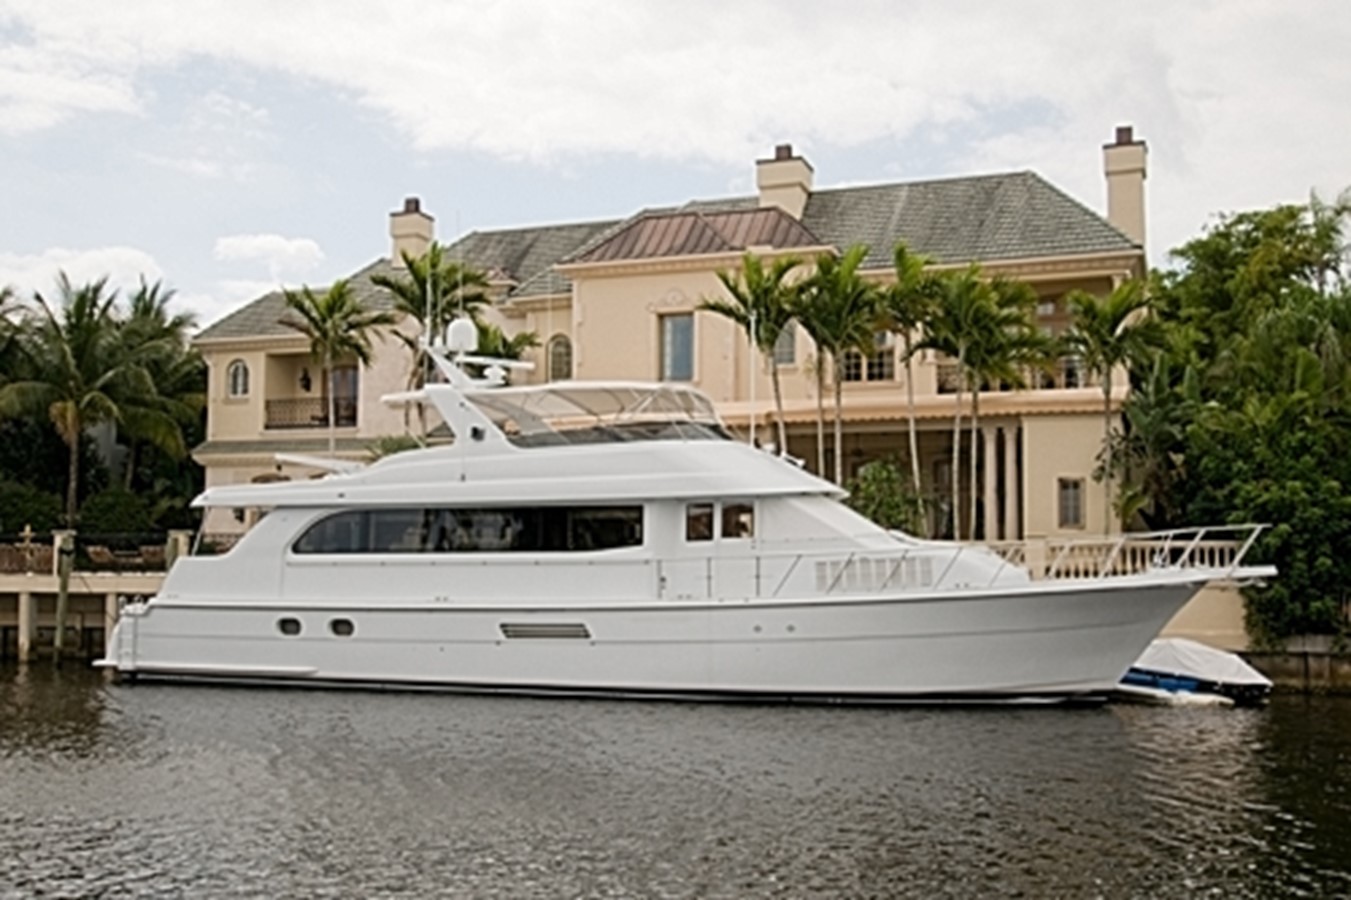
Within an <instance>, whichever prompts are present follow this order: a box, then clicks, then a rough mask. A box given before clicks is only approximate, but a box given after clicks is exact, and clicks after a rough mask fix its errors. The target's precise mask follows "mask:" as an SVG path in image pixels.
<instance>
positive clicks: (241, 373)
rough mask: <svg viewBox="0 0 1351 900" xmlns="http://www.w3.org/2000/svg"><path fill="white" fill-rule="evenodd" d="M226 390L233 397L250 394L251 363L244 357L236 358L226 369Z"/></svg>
mask: <svg viewBox="0 0 1351 900" xmlns="http://www.w3.org/2000/svg"><path fill="white" fill-rule="evenodd" d="M225 386H226V392H227V393H228V394H229V395H230V396H231V397H247V396H248V395H249V365H248V363H246V362H244V360H242V359H236V360H234V361H233V362H231V363H230V365H229V366H228V367H227V368H226V370H225Z"/></svg>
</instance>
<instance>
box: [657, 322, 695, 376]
mask: <svg viewBox="0 0 1351 900" xmlns="http://www.w3.org/2000/svg"><path fill="white" fill-rule="evenodd" d="M659 321H660V322H661V380H662V381H692V380H693V379H694V314H693V313H679V314H677V315H670V316H662V317H661V318H660V320H659Z"/></svg>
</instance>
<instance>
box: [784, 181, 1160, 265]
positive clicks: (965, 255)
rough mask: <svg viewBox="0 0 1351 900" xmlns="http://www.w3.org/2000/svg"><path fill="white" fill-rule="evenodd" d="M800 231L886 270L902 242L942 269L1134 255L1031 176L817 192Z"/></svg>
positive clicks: (1102, 224) (1089, 214)
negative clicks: (859, 248) (855, 247)
mask: <svg viewBox="0 0 1351 900" xmlns="http://www.w3.org/2000/svg"><path fill="white" fill-rule="evenodd" d="M802 224H803V225H805V226H806V227H807V228H809V229H810V230H811V231H812V232H813V233H814V234H816V235H819V236H820V238H821V240H822V241H823V242H825V243H828V244H833V245H835V246H837V247H847V246H850V245H852V244H867V245H868V247H869V248H870V249H871V252H870V253H869V255H868V258H867V259H866V260H865V261H864V264H863V267H864V268H878V267H889V266H890V265H891V250H892V248H893V247H894V246H895V245H896V243H897V241H901V240H904V241H905V242H906V243H907V244H908V245H909V246H910V249H911V250H914V251H915V252H917V253H923V254H925V255H927V256H929V257H931V258H932V259H933V261H934V262H937V263H965V262H972V261H978V260H996V259H1025V258H1033V257H1043V256H1069V255H1073V254H1077V253H1099V252H1108V251H1129V250H1132V249H1136V245H1135V244H1133V243H1131V241H1130V239H1129V238H1127V237H1126V236H1125V235H1124V234H1122V233H1121V232H1120V231H1118V230H1117V229H1116V228H1114V227H1113V226H1111V225H1109V224H1108V223H1107V221H1106V220H1105V219H1104V218H1102V216H1100V215H1098V214H1097V213H1095V212H1093V211H1092V210H1090V209H1089V208H1088V207H1086V206H1084V205H1083V204H1082V203H1080V202H1079V201H1077V200H1075V199H1073V198H1071V197H1070V196H1068V195H1067V194H1065V193H1064V192H1063V191H1061V190H1059V189H1058V188H1056V187H1054V186H1053V185H1051V184H1050V183H1049V182H1047V181H1046V180H1045V179H1044V178H1042V177H1041V176H1040V175H1037V174H1036V173H1034V172H1012V173H1008V174H1001V175H981V176H975V177H966V178H948V179H943V180H939V181H919V182H908V183H902V184H882V185H871V186H867V187H855V188H836V189H833V190H823V191H813V192H812V193H811V195H810V197H809V198H808V200H807V207H806V209H805V210H804V211H803V214H802Z"/></svg>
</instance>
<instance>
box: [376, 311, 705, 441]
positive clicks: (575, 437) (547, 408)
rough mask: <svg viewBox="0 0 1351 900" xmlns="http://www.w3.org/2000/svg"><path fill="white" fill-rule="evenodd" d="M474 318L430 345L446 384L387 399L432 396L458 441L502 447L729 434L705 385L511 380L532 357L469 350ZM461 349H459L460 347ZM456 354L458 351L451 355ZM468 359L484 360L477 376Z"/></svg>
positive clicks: (474, 337) (402, 401) (398, 400)
mask: <svg viewBox="0 0 1351 900" xmlns="http://www.w3.org/2000/svg"><path fill="white" fill-rule="evenodd" d="M471 331H473V325H472V323H470V322H468V320H465V319H457V320H456V321H455V322H452V323H451V327H450V333H449V335H448V344H447V345H442V346H436V345H431V346H428V347H427V352H428V355H429V356H430V357H431V358H432V360H433V362H434V363H435V365H436V368H437V370H438V371H439V372H440V373H441V375H442V376H443V377H444V378H445V381H444V382H443V383H433V384H427V385H426V386H424V387H423V388H422V389H421V390H419V391H412V392H406V393H399V394H390V395H387V396H385V397H384V398H382V399H383V400H384V402H386V403H389V404H395V405H401V404H405V403H431V404H432V405H433V406H435V407H436V409H437V411H438V412H439V413H441V417H442V418H443V419H444V420H445V422H446V425H447V427H449V428H450V430H451V432H452V434H454V435H455V437H456V441H457V443H460V444H471V445H476V446H487V447H493V448H494V449H500V448H501V446H502V444H503V442H504V441H505V442H507V443H509V444H511V445H514V446H517V447H539V446H555V445H559V444H595V443H606V442H612V441H613V442H628V441H634V440H724V439H729V438H730V435H729V434H728V433H727V431H726V429H725V428H724V427H723V425H722V421H721V419H719V417H718V413H717V410H716V409H715V408H714V406H713V401H712V400H710V399H709V398H708V397H707V396H706V395H705V394H704V393H702V392H701V391H698V390H695V389H694V388H692V387H689V386H686V385H679V384H669V383H660V382H659V383H651V382H639V381H601V382H590V381H589V382H576V381H560V382H553V383H550V384H543V385H528V386H521V387H508V386H506V376H507V372H508V371H509V370H511V369H527V370H528V369H531V368H533V365H532V364H531V363H524V362H519V361H516V360H503V359H494V358H491V357H480V356H474V355H471V354H469V353H468V352H466V351H465V349H464V348H466V347H470V346H472V345H473V344H472V342H473V341H475V340H477V334H476V333H475V334H474V335H472V336H471V335H470V334H469V332H471ZM457 348H459V349H457ZM452 354H453V358H452ZM466 366H479V367H482V368H483V374H482V375H481V376H479V377H474V376H472V375H470V374H469V372H468V371H467V369H466Z"/></svg>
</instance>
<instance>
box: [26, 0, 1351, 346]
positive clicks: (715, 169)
mask: <svg viewBox="0 0 1351 900" xmlns="http://www.w3.org/2000/svg"><path fill="white" fill-rule="evenodd" d="M1348 48H1351V3H1346V2H1345V0H1327V2H1317V0H1308V2H1302V0H1223V2H1218V0H1217V2H1207V0H1188V2H1183V3H1180V2H1176V0H1166V2H1155V0H1134V2H1131V3H1129V4H1124V3H1110V4H1109V3H1089V2H1083V0H1017V2H994V0H982V2H974V0H938V2H911V0H877V2H869V0H840V2H836V3H829V4H827V3H821V2H812V0H779V2H769V0H735V2H731V0H643V2H638V0H627V2H623V0H604V2H599V0H597V2H593V0H549V2H544V0H534V2H526V0H515V2H501V0H497V2H494V0H477V2H473V3H464V2H458V0H422V2H414V0H405V2H402V3H397V4H394V3H384V4H382V3H371V2H369V0H363V2H351V0H322V2H320V0H285V2H276V0H268V2H261V0H224V2H214V0H173V2H160V0H136V2H134V3H109V2H107V0H94V2H84V0H35V2H29V0H0V210H2V211H3V214H2V215H0V284H9V285H12V286H14V287H15V288H16V289H17V290H18V291H19V292H20V294H21V296H27V295H30V294H31V293H32V292H33V291H40V292H42V293H44V294H50V293H51V292H53V289H54V284H55V278H56V275H57V273H58V272H59V271H65V272H66V273H67V274H68V275H69V277H70V278H71V279H72V280H73V281H75V282H76V283H81V282H84V281H88V280H92V279H94V278H99V277H103V276H107V277H108V278H109V280H110V283H111V284H113V285H114V286H117V287H119V288H122V289H124V290H125V289H127V288H128V287H134V286H135V285H136V284H137V282H138V280H139V279H140V278H142V277H144V278H145V279H147V280H149V281H152V282H153V281H156V280H161V281H163V282H164V284H165V285H167V286H168V287H170V288H173V289H174V290H175V291H176V292H177V296H176V300H175V303H176V305H177V307H178V308H179V309H181V310H185V311H189V312H192V313H193V314H195V315H196V316H197V318H198V320H199V323H200V324H202V325H206V324H209V323H210V322H212V321H213V320H215V319H217V318H219V317H220V316H221V315H223V314H225V313H227V312H229V311H230V310H232V309H235V308H237V307H239V306H240V305H242V304H244V303H245V302H247V301H249V300H251V299H253V298H255V297H257V296H259V295H261V294H262V293H265V292H267V291H269V290H273V289H275V288H277V287H278V286H282V285H285V286H298V285H301V284H309V285H313V286H322V285H324V284H327V283H328V282H330V281H332V280H333V279H334V278H337V277H341V276H343V275H346V274H350V273H351V272H353V271H355V270H356V269H358V268H360V267H361V266H364V265H365V264H367V263H369V262H370V261H372V260H373V259H375V258H377V257H380V256H383V255H387V254H388V252H389V238H388V214H389V213H390V212H392V211H394V210H396V209H398V208H399V207H400V206H401V205H402V202H403V198H404V197H407V196H418V197H420V198H421V200H422V205H423V209H424V210H426V211H428V212H430V213H431V214H432V215H433V216H435V218H436V230H437V236H438V238H439V239H441V240H443V241H449V240H451V239H453V238H454V237H455V236H456V235H458V234H461V233H464V232H467V231H471V230H475V229H487V228H496V227H512V226H521V225H535V224H544V223H550V222H568V221H583V220H589V219H607V218H619V217H622V216H626V215H629V214H631V213H634V212H636V211H638V210H639V209H642V208H644V207H651V206H659V205H664V204H672V203H681V202H684V201H686V200H690V199H695V198H710V197H722V196H729V195H746V194H750V193H753V191H754V160H755V159H757V158H761V157H765V156H769V155H771V154H772V151H773V147H774V145H776V144H780V143H791V144H792V145H793V146H794V148H795V150H796V151H797V152H798V153H799V154H800V155H802V156H804V157H805V158H806V159H807V160H808V161H809V162H810V163H811V164H812V166H813V168H814V169H815V184H816V186H817V187H839V186H846V185H853V184H868V183H879V182H894V181H906V180H918V179H928V178H935V177H948V176H960V175H972V174H980V173H988V172H1002V171H1018V170H1026V169H1031V170H1034V171H1036V172H1038V173H1040V174H1041V175H1042V176H1044V177H1045V178H1047V179H1049V180H1050V181H1051V182H1053V183H1054V184H1056V185H1058V186H1059V187H1060V188H1062V189H1063V190H1065V191H1066V192H1067V193H1069V194H1070V195H1072V196H1074V197H1076V198H1077V199H1079V200H1080V201H1081V202H1083V203H1084V204H1085V205H1087V206H1089V207H1091V208H1093V209H1096V210H1098V211H1102V212H1105V202H1106V201H1105V186H1104V182H1103V176H1102V149H1101V148H1102V145H1103V144H1104V143H1106V142H1109V141H1110V140H1111V139H1112V137H1113V134H1114V129H1115V127H1116V126H1117V125H1122V124H1130V125H1133V126H1134V128H1135V134H1136V136H1137V137H1139V138H1143V139H1144V140H1146V141H1147V142H1148V144H1149V174H1148V181H1147V184H1146V192H1147V204H1148V226H1147V228H1148V250H1149V254H1150V261H1151V263H1152V264H1153V265H1156V266H1163V265H1167V264H1168V256H1167V251H1168V250H1169V249H1170V248H1171V247H1175V246H1177V245H1179V244H1181V243H1182V242H1184V241H1186V240H1188V239H1190V238H1192V237H1195V236H1197V235H1198V234H1200V233H1201V232H1202V229H1203V228H1205V227H1206V225H1207V224H1208V223H1213V222H1214V221H1215V216H1216V215H1217V214H1218V213H1224V212H1235V211H1238V210H1243V209H1252V208H1261V207H1267V206H1271V205H1274V204H1277V203H1287V202H1295V203H1298V202H1304V201H1306V200H1307V199H1308V197H1309V195H1310V191H1317V192H1318V193H1319V194H1320V196H1323V197H1324V198H1332V197H1335V196H1336V195H1337V194H1338V193H1340V192H1341V191H1342V190H1344V189H1346V188H1347V187H1349V186H1351V152H1348V151H1349V150H1351V102H1348V98H1351V52H1348Z"/></svg>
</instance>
